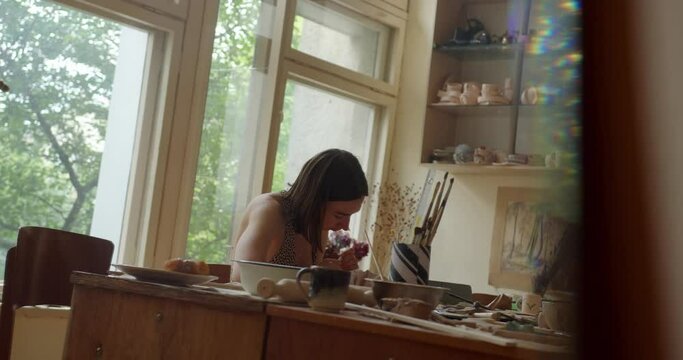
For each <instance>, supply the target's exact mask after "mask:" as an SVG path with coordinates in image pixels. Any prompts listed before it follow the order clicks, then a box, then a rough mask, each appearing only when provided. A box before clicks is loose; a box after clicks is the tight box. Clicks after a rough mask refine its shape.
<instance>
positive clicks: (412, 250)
mask: <svg viewBox="0 0 683 360" xmlns="http://www.w3.org/2000/svg"><path fill="white" fill-rule="evenodd" d="M430 256H431V246H427V245H418V244H401V243H392V244H391V264H390V267H389V278H390V279H391V280H392V281H398V282H406V283H411V284H418V285H428V282H429V258H430Z"/></svg>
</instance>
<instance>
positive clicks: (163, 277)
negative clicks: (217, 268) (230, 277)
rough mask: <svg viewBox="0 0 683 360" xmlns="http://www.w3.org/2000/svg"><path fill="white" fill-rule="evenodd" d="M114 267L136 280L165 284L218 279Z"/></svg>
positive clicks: (174, 272)
mask: <svg viewBox="0 0 683 360" xmlns="http://www.w3.org/2000/svg"><path fill="white" fill-rule="evenodd" d="M114 267H116V268H117V269H119V270H121V271H122V272H123V273H125V274H128V275H130V276H132V277H134V278H136V279H137V280H140V281H147V282H153V283H161V284H167V285H185V286H187V285H199V284H204V283H207V282H209V281H212V280H216V279H218V276H213V275H196V274H186V273H181V272H176V271H168V270H158V269H150V268H144V267H137V266H130V265H116V264H115V265H114Z"/></svg>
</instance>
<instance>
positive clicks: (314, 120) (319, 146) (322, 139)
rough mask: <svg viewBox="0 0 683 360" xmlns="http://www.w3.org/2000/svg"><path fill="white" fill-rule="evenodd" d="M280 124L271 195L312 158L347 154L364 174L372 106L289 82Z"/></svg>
mask: <svg viewBox="0 0 683 360" xmlns="http://www.w3.org/2000/svg"><path fill="white" fill-rule="evenodd" d="M284 103H285V106H284V109H283V119H282V122H281V123H280V137H279V140H278V148H277V156H276V160H275V172H274V175H273V186H272V190H273V191H280V190H284V189H285V188H286V187H287V186H286V185H287V184H289V183H291V182H293V181H294V180H295V179H296V176H297V175H298V174H299V171H300V170H301V167H302V166H303V165H304V163H305V162H306V161H307V160H308V159H310V158H311V157H312V156H313V155H315V154H317V153H319V152H321V151H323V150H326V149H329V148H339V149H344V150H347V151H350V152H351V153H353V154H354V155H356V156H357V157H358V159H359V160H360V161H361V165H362V166H363V169H364V170H366V171H367V165H368V164H367V159H368V152H369V146H370V145H369V144H370V142H369V140H370V137H371V134H372V127H373V122H374V121H373V120H374V119H375V106H373V105H370V104H366V103H362V102H359V101H355V100H353V99H350V98H347V97H344V96H340V95H336V94H333V93H330V92H327V91H324V90H321V89H318V88H314V87H311V86H308V85H304V84H302V83H299V82H296V81H294V80H288V82H287V87H286V89H285V102H284Z"/></svg>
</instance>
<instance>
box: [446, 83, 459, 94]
mask: <svg viewBox="0 0 683 360" xmlns="http://www.w3.org/2000/svg"><path fill="white" fill-rule="evenodd" d="M446 90H447V91H455V92H462V83H459V82H449V83H446Z"/></svg>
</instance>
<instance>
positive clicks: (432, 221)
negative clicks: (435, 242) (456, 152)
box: [420, 171, 448, 245]
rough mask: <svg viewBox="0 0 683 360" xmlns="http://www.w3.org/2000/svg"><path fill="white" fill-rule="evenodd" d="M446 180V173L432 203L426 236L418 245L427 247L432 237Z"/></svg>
mask: <svg viewBox="0 0 683 360" xmlns="http://www.w3.org/2000/svg"><path fill="white" fill-rule="evenodd" d="M447 179H448V171H447V172H446V173H445V174H444V175H443V182H442V183H441V184H442V186H441V188H440V189H439V195H437V197H436V202H435V203H434V212H433V213H432V216H430V224H429V226H428V227H427V233H428V235H427V236H423V237H422V239H421V242H420V245H428V243H427V242H428V240H429V238H430V237H432V236H433V232H434V224H436V217H437V215H438V212H439V204H440V203H441V197H442V196H443V190H444V189H445V188H446V180H447Z"/></svg>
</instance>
